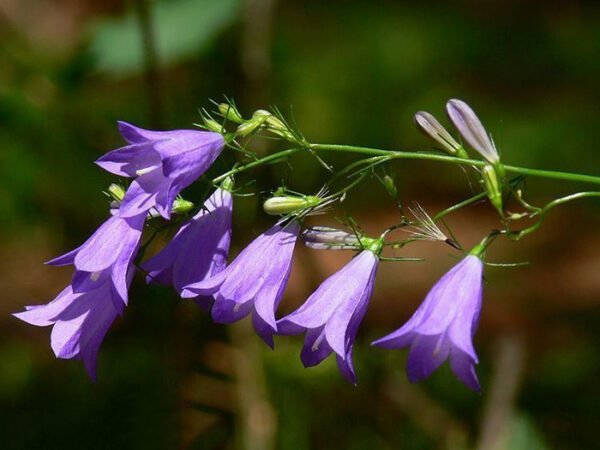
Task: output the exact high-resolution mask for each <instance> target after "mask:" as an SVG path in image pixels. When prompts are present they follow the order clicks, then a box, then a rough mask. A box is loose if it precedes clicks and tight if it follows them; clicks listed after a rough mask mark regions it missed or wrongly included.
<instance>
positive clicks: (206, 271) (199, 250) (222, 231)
mask: <svg viewBox="0 0 600 450" xmlns="http://www.w3.org/2000/svg"><path fill="white" fill-rule="evenodd" d="M232 207H233V201H232V197H231V194H230V193H229V192H228V191H227V190H225V189H222V188H218V189H217V190H216V191H215V192H214V193H213V195H212V196H211V197H210V198H209V199H208V200H206V202H205V203H204V208H203V209H202V210H201V211H200V212H199V213H198V214H196V215H195V216H194V217H192V218H191V219H190V220H188V221H187V222H185V223H184V224H183V226H182V227H181V228H180V229H179V231H178V232H177V234H176V235H175V236H174V237H173V239H172V240H171V242H170V243H169V245H167V246H166V247H165V248H164V249H163V250H162V251H161V252H160V253H158V254H157V255H156V256H154V257H152V258H150V259H149V260H148V261H146V262H145V263H144V264H143V265H142V268H143V269H144V270H145V271H146V272H147V273H148V277H147V281H148V282H149V283H150V282H156V283H160V284H172V285H173V287H174V288H175V290H176V291H177V292H178V293H179V294H180V295H181V293H182V292H183V289H184V287H186V286H187V285H189V284H192V283H196V282H199V281H202V280H205V279H206V278H210V277H211V276H214V275H216V274H217V273H219V272H221V271H222V270H223V269H224V268H225V266H226V265H227V254H228V252H229V242H230V240H231V211H232ZM196 300H197V301H198V302H200V304H201V306H208V305H209V304H210V302H208V300H209V299H206V298H202V297H197V298H196Z"/></svg>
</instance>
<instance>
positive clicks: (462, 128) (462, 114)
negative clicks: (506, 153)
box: [446, 99, 500, 164]
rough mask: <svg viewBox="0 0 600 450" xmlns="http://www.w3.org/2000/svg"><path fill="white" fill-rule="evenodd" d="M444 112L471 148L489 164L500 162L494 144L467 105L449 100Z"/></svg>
mask: <svg viewBox="0 0 600 450" xmlns="http://www.w3.org/2000/svg"><path fill="white" fill-rule="evenodd" d="M446 112H447V113H448V117H449V118H450V121H451V122H452V123H453V124H454V126H455V127H456V129H457V130H458V132H459V133H460V134H461V136H462V137H463V138H464V139H465V140H466V141H467V142H468V143H469V145H470V146H471V147H473V148H474V149H475V150H477V151H478V152H479V153H480V154H481V156H483V157H484V158H485V159H486V160H487V161H488V162H489V163H491V164H496V163H498V162H499V161H500V158H499V156H498V151H497V150H496V146H495V145H494V142H493V141H492V140H491V139H490V136H489V135H488V134H487V131H485V128H484V127H483V125H482V124H481V121H480V120H479V118H478V117H477V115H476V114H475V112H474V111H473V110H472V109H471V107H470V106H469V105H467V104H466V103H465V102H463V101H462V100H457V99H451V100H449V101H448V103H446Z"/></svg>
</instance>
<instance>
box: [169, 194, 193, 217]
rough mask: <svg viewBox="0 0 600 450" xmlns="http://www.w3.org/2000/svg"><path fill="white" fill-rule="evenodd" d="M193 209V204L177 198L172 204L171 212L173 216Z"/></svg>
mask: <svg viewBox="0 0 600 450" xmlns="http://www.w3.org/2000/svg"><path fill="white" fill-rule="evenodd" d="M192 208H194V204H193V203H192V202H190V201H189V200H185V199H184V198H182V197H178V198H176V199H175V201H174V202H173V208H172V209H171V211H172V212H173V213H175V214H183V213H186V212H188V211H191V210H192Z"/></svg>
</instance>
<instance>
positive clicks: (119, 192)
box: [108, 183, 125, 202]
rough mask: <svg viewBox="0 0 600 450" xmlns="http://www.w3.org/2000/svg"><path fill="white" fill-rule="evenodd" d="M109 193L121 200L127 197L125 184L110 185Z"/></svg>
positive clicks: (115, 198) (118, 200) (116, 199)
mask: <svg viewBox="0 0 600 450" xmlns="http://www.w3.org/2000/svg"><path fill="white" fill-rule="evenodd" d="M108 195H110V196H111V197H112V198H113V199H114V200H115V201H117V202H120V201H121V200H123V197H125V189H123V186H120V185H118V184H115V183H113V184H111V185H110V186H109V187H108Z"/></svg>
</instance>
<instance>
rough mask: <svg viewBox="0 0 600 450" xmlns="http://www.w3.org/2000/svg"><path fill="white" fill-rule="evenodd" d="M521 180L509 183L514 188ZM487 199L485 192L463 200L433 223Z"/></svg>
mask: <svg viewBox="0 0 600 450" xmlns="http://www.w3.org/2000/svg"><path fill="white" fill-rule="evenodd" d="M520 180H521V178H520V177H516V178H513V179H512V180H510V181H509V183H510V185H511V186H513V187H514V185H516V184H518V182H519V181H520ZM486 197H487V193H486V192H485V191H483V192H480V193H479V194H477V195H474V196H473V197H469V198H468V199H466V200H463V201H462V202H460V203H457V204H456V205H452V206H450V207H449V208H446V209H444V210H442V211H440V212H439V213H437V214H436V215H435V216H433V221H434V222H436V221H438V220H439V219H441V218H442V217H444V216H446V215H448V214H450V213H451V212H454V211H457V210H459V209H460V208H463V207H465V206H469V205H471V204H473V203H476V202H478V201H479V200H483V199H484V198H486Z"/></svg>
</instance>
